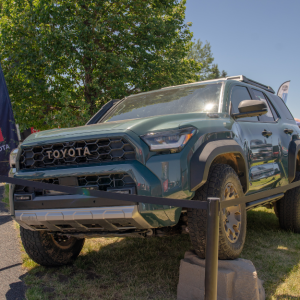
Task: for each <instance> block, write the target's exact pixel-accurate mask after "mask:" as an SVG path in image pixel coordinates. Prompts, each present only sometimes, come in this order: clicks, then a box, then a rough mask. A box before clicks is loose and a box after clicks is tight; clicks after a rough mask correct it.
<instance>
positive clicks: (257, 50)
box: [186, 0, 300, 118]
mask: <svg viewBox="0 0 300 300" xmlns="http://www.w3.org/2000/svg"><path fill="white" fill-rule="evenodd" d="M186 8H187V9H186V21H187V22H192V23H193V25H192V27H190V29H191V31H192V32H193V33H194V38H196V39H198V38H200V39H201V40H202V41H205V40H207V41H209V42H210V44H211V47H212V52H213V55H214V58H215V61H214V63H217V64H218V65H219V69H220V70H223V69H224V70H225V71H227V73H228V75H230V76H231V75H240V74H243V75H245V76H247V77H248V78H251V79H253V80H255V81H258V82H261V83H263V84H266V85H270V86H271V87H272V88H273V89H274V90H275V91H276V93H277V90H278V88H279V86H280V85H281V83H283V82H284V81H286V80H291V84H290V90H289V95H288V100H287V106H288V107H289V109H290V110H291V112H292V114H293V115H294V117H295V118H300V32H299V31H300V30H299V29H300V16H299V13H300V1H299V0H286V1H282V0H273V1H271V0H260V1H259V0H251V1H243V0H239V1H237V0H227V1H224V0H208V1H203V0H202V1H200V0H187V3H186Z"/></svg>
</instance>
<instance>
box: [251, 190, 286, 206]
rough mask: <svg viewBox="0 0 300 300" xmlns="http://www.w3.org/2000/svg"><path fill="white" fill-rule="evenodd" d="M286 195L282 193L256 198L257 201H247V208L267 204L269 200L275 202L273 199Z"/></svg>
mask: <svg viewBox="0 0 300 300" xmlns="http://www.w3.org/2000/svg"><path fill="white" fill-rule="evenodd" d="M282 197H284V194H283V193H280V194H276V195H272V196H269V197H266V198H262V199H259V200H255V201H251V202H247V203H246V210H251V209H253V208H255V207H257V206H260V205H263V204H267V203H269V202H273V201H277V200H279V199H280V198H282Z"/></svg>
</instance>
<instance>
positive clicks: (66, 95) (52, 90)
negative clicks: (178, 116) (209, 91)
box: [0, 0, 201, 129]
mask: <svg viewBox="0 0 300 300" xmlns="http://www.w3.org/2000/svg"><path fill="white" fill-rule="evenodd" d="M184 20H185V0H182V1H177V0H160V1H159V0H149V1H144V0H122V1H121V0H120V1H117V0H56V1H53V0H35V1H33V0H28V1H24V0H2V1H1V3H0V60H1V63H2V67H3V71H4V74H5V76H6V80H7V84H8V88H9V92H10V97H11V100H12V104H13V109H14V112H15V117H16V120H17V122H18V123H20V124H21V125H22V128H25V127H29V126H35V127H36V128H39V129H46V128H53V127H57V126H60V127H65V126H75V125H81V124H84V123H85V122H86V121H87V120H88V119H89V118H90V117H91V115H93V114H94V113H95V112H96V111H97V110H98V109H99V108H100V107H101V106H102V105H103V104H104V103H106V102H107V101H109V100H110V99H116V98H117V99H120V98H123V97H124V96H127V95H129V94H132V93H137V92H140V91H149V90H153V89H157V88H161V87H164V86H169V85H177V84H182V83H186V82H191V81H195V80H198V79H199V76H198V75H197V74H198V73H199V71H200V69H201V68H200V64H199V62H197V61H195V60H193V59H188V58H187V52H188V51H189V48H190V47H191V38H192V33H191V32H190V30H189V28H188V26H189V24H185V23H184Z"/></svg>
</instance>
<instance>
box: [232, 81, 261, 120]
mask: <svg viewBox="0 0 300 300" xmlns="http://www.w3.org/2000/svg"><path fill="white" fill-rule="evenodd" d="M243 100H252V99H251V96H250V94H249V91H248V89H247V88H246V87H244V86H239V85H236V86H234V87H233V88H232V90H231V95H230V101H231V112H230V113H239V109H238V106H239V104H240V102H241V101H243ZM238 121H239V122H243V121H250V122H258V118H257V117H247V118H241V119H239V120H238Z"/></svg>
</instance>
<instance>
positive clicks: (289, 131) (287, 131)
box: [283, 128, 294, 134]
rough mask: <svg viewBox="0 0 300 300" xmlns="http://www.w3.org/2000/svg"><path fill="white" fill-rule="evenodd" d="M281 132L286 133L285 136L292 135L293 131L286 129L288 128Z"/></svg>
mask: <svg viewBox="0 0 300 300" xmlns="http://www.w3.org/2000/svg"><path fill="white" fill-rule="evenodd" d="M283 131H284V133H286V134H292V133H293V132H294V130H293V129H288V128H286V129H284V130H283Z"/></svg>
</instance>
